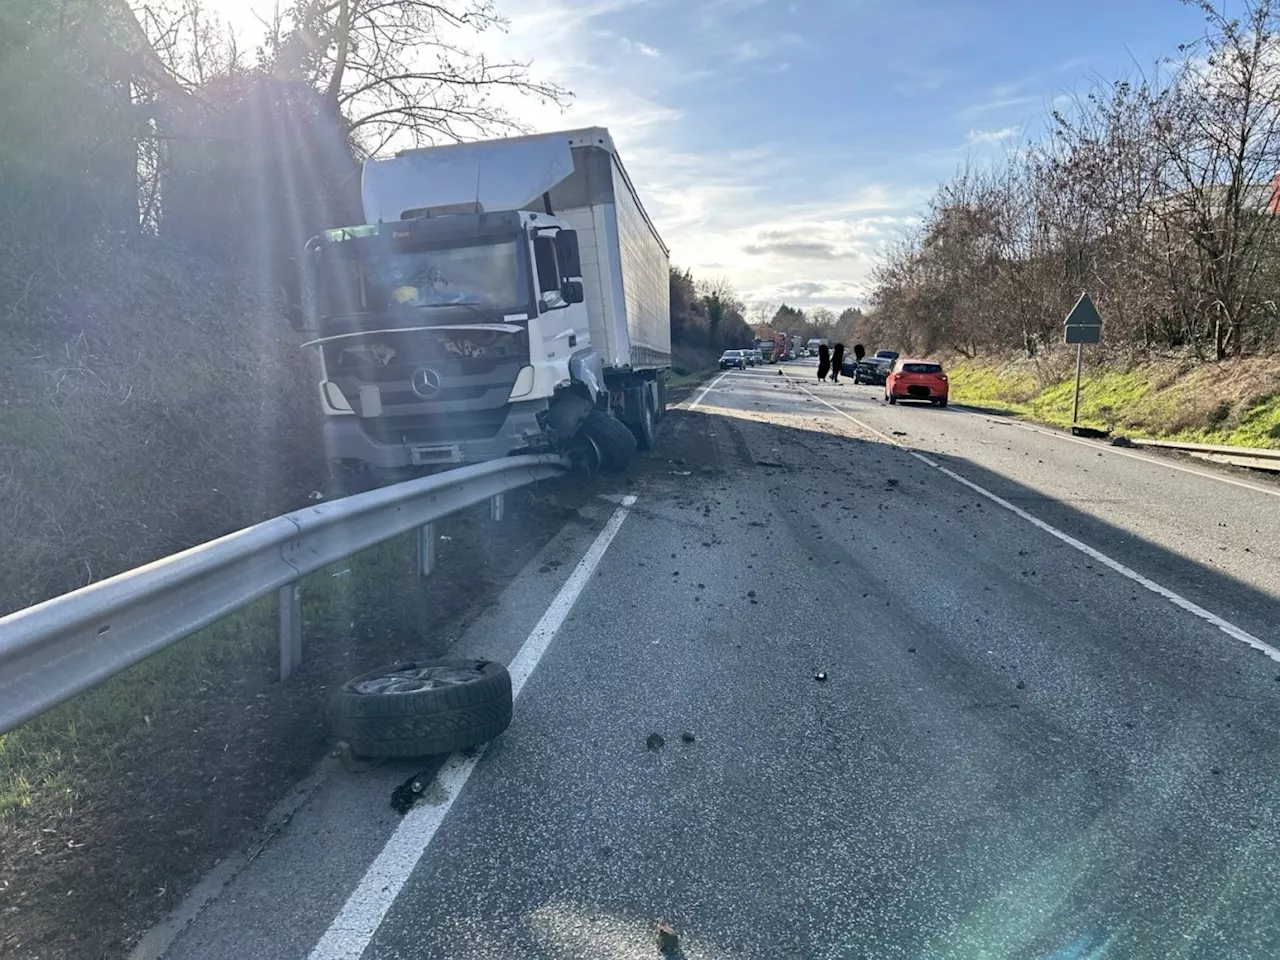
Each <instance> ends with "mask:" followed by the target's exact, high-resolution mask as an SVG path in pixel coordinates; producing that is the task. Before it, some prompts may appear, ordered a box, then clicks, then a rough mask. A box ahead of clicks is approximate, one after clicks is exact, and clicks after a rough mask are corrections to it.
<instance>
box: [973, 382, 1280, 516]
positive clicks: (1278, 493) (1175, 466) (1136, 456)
mask: <svg viewBox="0 0 1280 960" xmlns="http://www.w3.org/2000/svg"><path fill="white" fill-rule="evenodd" d="M956 406H959V407H960V410H961V411H962V412H963V413H967V414H969V415H970V416H973V415H977V416H989V415H988V414H983V413H980V412H979V411H977V410H974V409H973V408H971V407H969V408H966V407H965V406H964V405H963V404H956ZM994 422H997V423H1001V424H1005V425H1008V426H1010V427H1019V428H1020V429H1022V430H1029V431H1030V432H1031V433H1038V434H1041V435H1042V436H1046V437H1054V438H1056V439H1058V440H1066V441H1067V442H1068V443H1078V444H1080V445H1081V446H1084V447H1089V448H1091V449H1093V450H1098V451H1101V452H1104V453H1114V454H1118V455H1119V456H1122V457H1129V458H1130V459H1132V460H1141V461H1142V462H1143V463H1154V464H1155V465H1156V466H1159V467H1168V468H1169V469H1170V470H1178V471H1180V472H1182V473H1189V474H1191V475H1192V476H1193V477H1204V478H1205V479H1206V480H1217V481H1219V482H1220V483H1229V484H1231V485H1232V486H1233V487H1243V488H1244V489H1246V490H1252V491H1253V492H1254V493H1265V494H1267V495H1268V496H1272V497H1280V488H1267V487H1262V486H1259V485H1258V484H1256V483H1249V482H1248V481H1247V480H1237V479H1235V478H1234V477H1225V476H1220V475H1219V474H1216V473H1210V472H1209V471H1208V470H1197V469H1195V468H1194V467H1186V466H1183V465H1182V464H1180V463H1174V462H1173V461H1171V460H1167V459H1162V458H1160V457H1148V456H1143V455H1142V454H1140V453H1134V452H1133V451H1132V450H1125V449H1123V448H1121V447H1113V446H1111V445H1110V444H1109V443H1108V444H1103V443H1093V442H1090V441H1088V440H1081V439H1080V438H1079V437H1072V436H1068V435H1067V434H1065V433H1059V432H1058V431H1057V430H1046V429H1044V428H1043V427H1037V426H1033V425H1032V424H1029V423H1020V422H1019V421H1017V420H998V421H994Z"/></svg>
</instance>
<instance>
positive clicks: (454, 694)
mask: <svg viewBox="0 0 1280 960" xmlns="http://www.w3.org/2000/svg"><path fill="white" fill-rule="evenodd" d="M329 718H330V721H331V723H332V726H333V734H334V737H335V738H336V739H338V740H341V741H345V742H346V743H347V744H349V745H350V750H351V752H352V753H353V754H355V755H356V756H363V757H422V756H428V755H431V754H441V753H452V752H453V751H455V750H464V749H466V748H467V747H474V746H478V745H479V744H482V743H486V742H488V741H489V740H492V739H493V738H494V737H496V736H497V735H498V734H500V733H501V732H502V731H503V730H505V729H507V726H508V725H509V724H510V723H511V676H510V674H508V673H507V668H506V667H504V666H503V665H502V664H500V663H495V662H493V661H492V660H462V659H441V660H409V661H403V662H401V663H396V664H392V665H390V666H386V667H382V668H381V669H378V670H371V671H370V672H369V673H365V674H361V675H360V676H358V677H355V678H353V679H351V680H348V681H347V682H346V683H344V684H343V685H342V687H341V688H339V690H338V692H337V693H336V694H335V695H334V698H333V701H332V703H331V704H330V707H329Z"/></svg>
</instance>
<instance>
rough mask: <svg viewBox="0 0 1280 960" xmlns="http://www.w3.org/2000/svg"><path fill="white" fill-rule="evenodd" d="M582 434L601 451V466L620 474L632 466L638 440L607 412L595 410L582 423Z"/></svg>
mask: <svg viewBox="0 0 1280 960" xmlns="http://www.w3.org/2000/svg"><path fill="white" fill-rule="evenodd" d="M582 432H583V433H585V434H586V435H587V437H588V438H590V439H591V440H592V441H593V442H594V443H595V445H596V448H597V449H598V450H599V451H600V466H601V467H602V468H603V469H604V470H608V471H610V472H611V473H618V472H620V471H622V470H625V469H627V467H629V466H630V465H631V459H632V458H633V457H634V456H635V455H636V438H635V434H633V433H632V432H631V431H630V430H629V429H628V428H627V426H626V425H625V424H624V423H623V422H622V421H621V420H619V419H618V418H617V417H615V416H614V415H613V414H611V413H610V412H609V411H607V410H600V409H595V410H592V411H591V412H590V413H588V414H587V416H586V419H584V420H583V421H582Z"/></svg>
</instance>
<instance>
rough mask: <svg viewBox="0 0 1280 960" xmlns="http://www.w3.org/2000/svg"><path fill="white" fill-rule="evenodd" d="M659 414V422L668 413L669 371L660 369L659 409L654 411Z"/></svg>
mask: <svg viewBox="0 0 1280 960" xmlns="http://www.w3.org/2000/svg"><path fill="white" fill-rule="evenodd" d="M654 412H655V413H656V414H657V415H658V422H659V423H661V422H662V418H663V417H665V416H666V415H667V371H665V370H659V371H658V409H657V410H655V411H654Z"/></svg>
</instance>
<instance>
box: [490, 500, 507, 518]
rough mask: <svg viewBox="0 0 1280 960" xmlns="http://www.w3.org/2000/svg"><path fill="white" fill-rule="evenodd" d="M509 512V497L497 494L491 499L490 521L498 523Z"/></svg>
mask: <svg viewBox="0 0 1280 960" xmlns="http://www.w3.org/2000/svg"><path fill="white" fill-rule="evenodd" d="M506 512H507V495H506V494H505V493H495V494H494V495H493V496H492V497H490V498H489V519H490V520H492V521H494V522H495V523H497V522H498V521H499V520H501V519H502V517H503V515H504V514H505V513H506Z"/></svg>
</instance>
